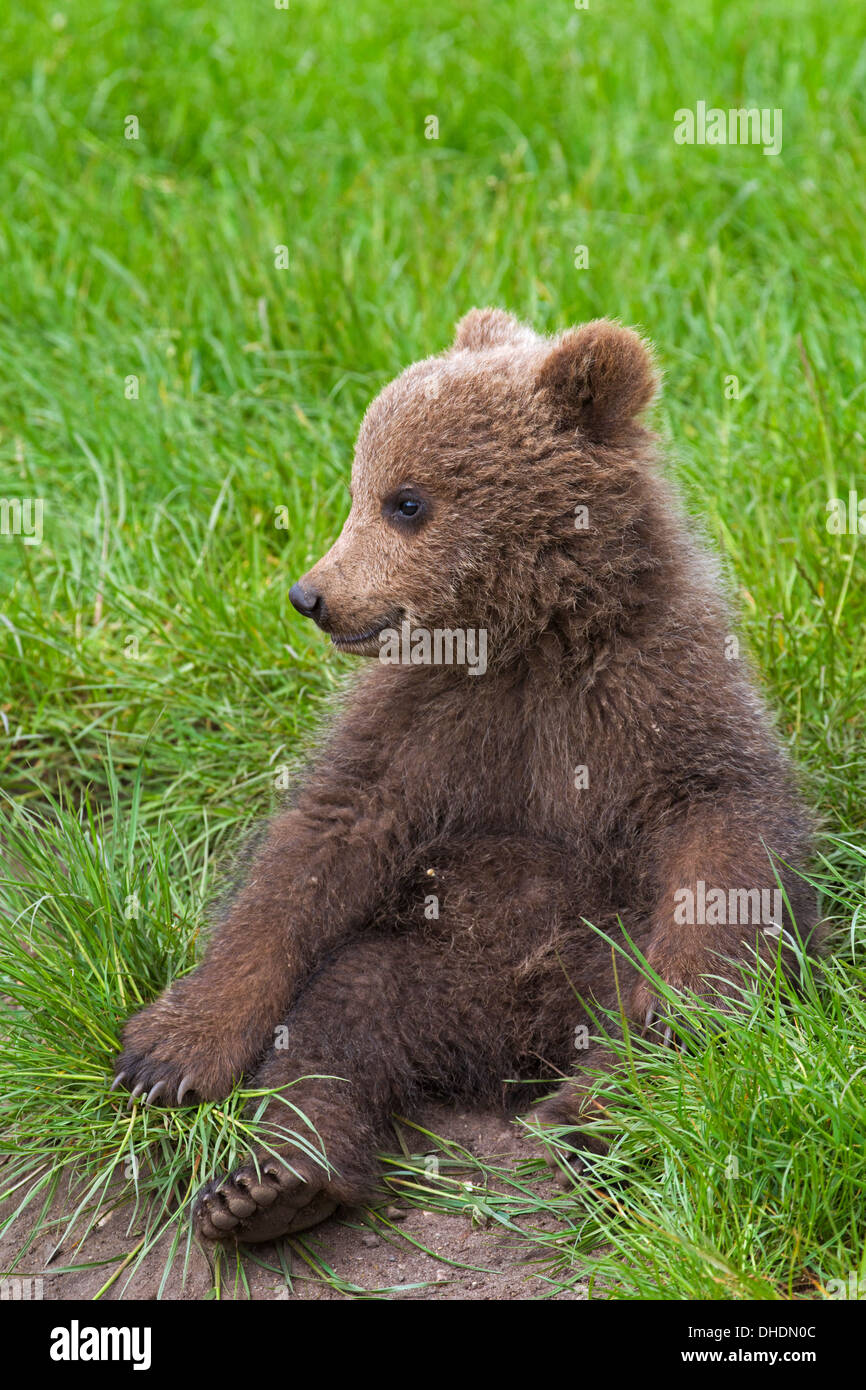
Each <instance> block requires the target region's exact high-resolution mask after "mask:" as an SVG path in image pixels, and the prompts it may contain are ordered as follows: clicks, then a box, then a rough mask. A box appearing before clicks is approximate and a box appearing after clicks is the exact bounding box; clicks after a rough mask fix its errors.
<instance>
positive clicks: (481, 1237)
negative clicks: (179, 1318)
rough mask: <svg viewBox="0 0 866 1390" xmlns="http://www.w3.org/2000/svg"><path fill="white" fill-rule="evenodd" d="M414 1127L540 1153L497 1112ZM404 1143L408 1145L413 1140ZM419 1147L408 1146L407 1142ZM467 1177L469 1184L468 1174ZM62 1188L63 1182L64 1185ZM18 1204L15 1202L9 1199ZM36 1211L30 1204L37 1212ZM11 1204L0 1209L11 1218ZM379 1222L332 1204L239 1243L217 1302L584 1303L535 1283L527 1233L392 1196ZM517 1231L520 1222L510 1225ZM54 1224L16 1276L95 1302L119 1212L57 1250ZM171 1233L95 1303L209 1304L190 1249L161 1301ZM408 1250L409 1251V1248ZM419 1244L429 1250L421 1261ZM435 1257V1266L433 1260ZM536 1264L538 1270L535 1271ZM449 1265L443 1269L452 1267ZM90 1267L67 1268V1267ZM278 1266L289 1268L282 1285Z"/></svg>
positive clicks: (21, 1225)
mask: <svg viewBox="0 0 866 1390" xmlns="http://www.w3.org/2000/svg"><path fill="white" fill-rule="evenodd" d="M421 1123H422V1124H423V1125H424V1127H425V1128H427V1129H429V1130H431V1131H432V1132H433V1133H436V1134H440V1135H442V1136H444V1137H446V1138H449V1139H452V1140H454V1141H456V1142H457V1143H458V1144H460V1145H461V1146H462V1147H463V1148H464V1149H466V1150H467V1151H468V1152H469V1153H471V1154H473V1155H475V1156H477V1157H484V1158H491V1159H494V1160H495V1162H496V1164H497V1166H498V1167H501V1168H504V1169H513V1168H514V1167H516V1165H517V1164H518V1163H519V1162H520V1161H522V1160H525V1159H526V1158H528V1157H530V1156H532V1155H533V1153H537V1150H536V1149H534V1148H533V1145H532V1141H531V1140H530V1139H529V1138H528V1137H527V1136H526V1134H525V1132H524V1131H522V1130H521V1129H520V1127H519V1126H517V1125H515V1124H513V1123H511V1122H509V1121H508V1120H507V1119H505V1118H504V1117H502V1116H501V1115H493V1114H488V1113H482V1112H476V1111H470V1112H455V1111H454V1110H453V1109H450V1108H449V1107H446V1106H439V1105H435V1106H434V1105H431V1106H429V1107H428V1109H427V1111H426V1113H425V1114H424V1115H423V1116H422V1117H421ZM410 1147H412V1143H411V1140H410ZM415 1147H416V1148H417V1144H416V1145H415ZM471 1176H472V1175H471V1173H467V1177H468V1178H471ZM532 1185H533V1188H534V1189H536V1190H539V1191H540V1192H553V1191H555V1190H557V1189H556V1184H555V1180H554V1178H553V1177H552V1176H551V1177H550V1178H546V1177H541V1178H537V1179H533V1184H532ZM61 1189H62V1184H61ZM19 1199H20V1195H19V1198H18V1199H15V1200H16V1201H17V1200H19ZM34 1205H35V1209H36V1210H38V1204H34ZM12 1209H14V1204H13V1203H10V1202H8V1201H7V1202H6V1203H4V1204H3V1207H0V1217H3V1216H8V1215H9V1214H10V1210H12ZM380 1211H382V1212H383V1213H384V1214H385V1216H386V1221H387V1223H388V1224H387V1225H384V1224H383V1223H382V1222H381V1221H379V1220H377V1219H376V1218H371V1217H370V1216H369V1214H368V1213H367V1212H366V1211H363V1210H347V1209H346V1208H341V1209H339V1210H338V1212H337V1213H336V1214H335V1215H334V1216H333V1217H331V1218H329V1220H327V1221H325V1222H323V1223H322V1224H321V1225H320V1226H317V1227H315V1229H313V1230H310V1231H307V1232H305V1233H304V1234H303V1236H300V1237H297V1238H296V1239H295V1240H294V1241H283V1242H279V1243H278V1244H267V1245H265V1244H263V1245H257V1246H255V1247H254V1248H253V1247H246V1249H245V1250H243V1251H242V1256H241V1261H242V1265H243V1270H244V1275H245V1279H246V1286H244V1284H243V1281H241V1280H238V1276H237V1268H236V1262H235V1260H234V1257H232V1258H231V1259H230V1260H228V1261H225V1262H221V1263H222V1274H221V1279H220V1290H219V1297H220V1298H222V1299H233V1298H241V1299H247V1298H251V1299H253V1300H280V1301H287V1302H292V1301H294V1300H301V1301H308V1300H312V1299H325V1300H328V1299H336V1300H341V1299H350V1298H364V1297H366V1298H378V1299H382V1300H419V1299H435V1300H444V1299H448V1300H455V1299H456V1300H463V1299H467V1300H474V1299H491V1300H512V1299H530V1300H532V1299H550V1298H554V1299H558V1300H562V1299H574V1300H583V1299H585V1298H586V1289H585V1286H582V1285H578V1286H575V1287H574V1288H570V1289H567V1290H560V1291H555V1290H556V1285H555V1284H554V1285H552V1284H551V1283H550V1282H549V1281H548V1279H547V1278H545V1277H544V1273H545V1271H544V1263H546V1262H547V1260H549V1255H548V1253H547V1252H546V1251H545V1250H543V1249H542V1247H540V1246H539V1245H538V1244H537V1242H535V1241H533V1240H532V1239H531V1237H530V1236H529V1235H528V1236H527V1237H526V1238H525V1239H521V1238H519V1237H517V1236H516V1235H514V1234H513V1233H511V1232H508V1231H504V1230H502V1228H501V1227H499V1226H497V1225H495V1224H493V1225H491V1226H487V1227H484V1226H479V1225H477V1224H473V1223H472V1220H471V1219H470V1217H469V1216H466V1215H462V1214H461V1215H454V1216H453V1215H446V1214H443V1213H441V1212H439V1211H427V1210H424V1209H422V1208H419V1207H417V1206H411V1207H408V1206H403V1205H401V1203H400V1202H399V1199H395V1198H393V1197H392V1198H391V1199H390V1202H389V1203H388V1205H386V1206H385V1207H384V1208H381V1209H380ZM52 1214H53V1215H56V1216H58V1217H60V1216H64V1215H65V1216H67V1217H68V1215H69V1199H68V1195H67V1194H66V1193H64V1192H63V1191H62V1190H60V1191H59V1192H58V1194H57V1196H56V1198H55V1202H54V1206H53V1209H52ZM33 1224H34V1216H33V1215H31V1209H29V1208H28V1210H27V1212H26V1213H24V1214H23V1215H22V1216H21V1217H20V1218H18V1219H17V1220H16V1221H15V1222H13V1224H12V1226H11V1228H10V1229H9V1230H8V1231H7V1232H6V1233H5V1235H4V1236H3V1237H2V1239H0V1270H8V1269H9V1268H10V1265H11V1264H12V1263H13V1261H14V1260H15V1257H16V1255H17V1254H18V1252H19V1251H20V1250H21V1248H22V1246H23V1245H24V1244H25V1242H26V1240H27V1237H28V1235H29V1234H30V1231H31V1230H32V1227H33ZM518 1224H519V1223H518ZM528 1224H531V1227H532V1230H534V1231H538V1230H553V1229H555V1224H556V1223H555V1219H554V1218H553V1217H546V1216H545V1215H543V1214H537V1213H536V1214H533V1217H532V1220H531V1223H528ZM56 1239H57V1234H56V1228H55V1232H54V1234H52V1233H51V1228H49V1229H48V1230H47V1231H43V1232H41V1233H40V1234H39V1235H38V1236H37V1237H36V1239H35V1240H34V1242H33V1244H32V1246H31V1247H30V1248H29V1249H28V1251H27V1253H26V1254H25V1256H24V1258H23V1259H22V1260H21V1261H20V1262H19V1263H18V1264H17V1266H16V1267H15V1270H14V1273H15V1276H16V1277H22V1278H31V1279H32V1278H41V1279H42V1296H43V1297H44V1298H45V1299H53V1300H64V1299H92V1298H94V1297H95V1295H96V1294H97V1293H98V1292H99V1291H100V1290H101V1289H103V1287H104V1285H105V1284H106V1282H107V1281H108V1280H109V1279H111V1277H112V1275H113V1274H114V1273H115V1271H116V1270H117V1268H118V1265H117V1255H118V1253H119V1252H126V1251H129V1250H131V1249H133V1247H134V1246H135V1245H136V1240H137V1237H136V1232H135V1227H134V1226H133V1227H132V1230H131V1231H130V1228H129V1211H128V1208H127V1209H124V1208H117V1209H116V1210H115V1211H113V1212H111V1213H110V1214H109V1215H107V1216H106V1217H104V1218H103V1219H102V1220H100V1222H99V1224H98V1225H97V1226H96V1227H95V1229H94V1230H93V1231H92V1232H90V1234H89V1235H88V1236H87V1237H86V1239H85V1240H84V1242H83V1244H82V1245H81V1246H80V1247H78V1248H76V1247H75V1241H74V1235H73V1237H72V1238H70V1239H69V1241H68V1244H67V1245H66V1246H64V1247H62V1248H60V1249H56V1248H55V1243H56ZM170 1242H171V1236H166V1237H164V1238H163V1239H162V1240H161V1241H160V1242H158V1243H157V1245H156V1246H155V1247H154V1248H153V1249H152V1250H151V1251H150V1252H149V1253H148V1254H147V1256H146V1257H145V1258H144V1260H143V1261H142V1263H141V1265H140V1266H139V1268H138V1269H137V1270H136V1272H135V1273H134V1274H133V1275H132V1276H131V1277H130V1276H129V1274H128V1273H127V1272H126V1271H124V1272H123V1273H121V1274H120V1276H119V1278H117V1279H116V1280H115V1281H114V1282H113V1283H112V1284H111V1286H110V1287H109V1288H108V1289H106V1290H105V1291H104V1292H103V1293H102V1295H101V1297H102V1299H103V1300H119V1299H127V1300H128V1299H154V1298H157V1297H160V1296H161V1297H163V1298H167V1299H174V1300H196V1299H202V1298H205V1297H208V1296H210V1297H213V1293H212V1289H213V1285H214V1277H213V1272H212V1266H213V1253H212V1251H211V1250H210V1249H207V1250H206V1249H204V1248H203V1247H201V1246H199V1245H197V1244H195V1243H193V1244H192V1245H191V1246H190V1255H189V1260H188V1263H187V1267H186V1270H184V1268H183V1265H184V1258H183V1251H181V1253H180V1255H179V1257H178V1258H176V1259H175V1261H174V1263H173V1265H172V1269H171V1272H170V1274H169V1277H168V1279H167V1280H166V1283H165V1285H164V1287H163V1288H162V1291H161V1293H160V1282H161V1280H162V1277H163V1271H164V1269H165V1265H166V1261H167V1254H168V1250H169V1247H170ZM415 1242H417V1244H416V1243H415ZM418 1245H423V1246H425V1247H426V1248H427V1249H428V1250H430V1251H432V1252H435V1253H433V1254H427V1253H425V1251H424V1250H421V1249H419V1248H418ZM437 1256H438V1258H437ZM539 1261H542V1263H539ZM449 1262H451V1263H449ZM72 1264H74V1265H84V1264H86V1265H87V1268H84V1269H75V1270H69V1271H68V1272H65V1267H67V1266H69V1265H72ZM281 1264H283V1265H285V1267H286V1268H287V1269H288V1270H289V1271H290V1283H289V1284H287V1282H286V1279H285V1277H284V1274H283V1273H282V1269H281ZM316 1265H322V1266H325V1267H326V1268H328V1269H329V1270H330V1271H332V1275H333V1276H336V1278H337V1279H338V1280H339V1281H340V1282H342V1284H343V1286H344V1288H346V1289H347V1291H346V1292H343V1291H341V1290H340V1289H337V1288H334V1287H333V1286H332V1285H331V1284H328V1283H325V1282H323V1280H322V1279H321V1278H320V1277H319V1276H318V1275H317V1273H316V1270H315V1266H316Z"/></svg>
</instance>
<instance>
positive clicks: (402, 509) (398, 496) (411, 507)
mask: <svg viewBox="0 0 866 1390" xmlns="http://www.w3.org/2000/svg"><path fill="white" fill-rule="evenodd" d="M428 510H429V509H428V505H427V499H426V498H425V497H424V495H423V493H421V492H420V491H419V490H418V489H417V488H415V487H401V488H398V489H397V491H396V492H392V493H391V496H390V497H386V498H385V501H384V503H383V504H382V513H383V515H384V516H385V517H386V518H387V519H388V520H389V521H392V522H394V523H396V524H397V525H398V526H420V524H421V522H422V521H424V520H425V519H426V516H427V512H428Z"/></svg>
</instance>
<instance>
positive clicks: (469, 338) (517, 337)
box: [452, 309, 531, 352]
mask: <svg viewBox="0 0 866 1390" xmlns="http://www.w3.org/2000/svg"><path fill="white" fill-rule="evenodd" d="M530 333H531V330H530V329H528V328H525V327H524V326H523V324H522V323H519V322H518V321H517V319H516V318H514V316H513V315H512V314H506V312H505V310H504V309H470V310H469V313H468V314H464V315H463V317H462V319H461V320H460V322H459V323H458V325H457V333H456V336H455V338H454V345H453V348H452V351H453V352H461V351H463V350H464V349H465V350H468V351H469V352H483V351H484V349H485V348H492V347H504V346H505V345H506V344H507V343H520V342H523V341H524V340H525V339H526V337H527V335H529V334H530Z"/></svg>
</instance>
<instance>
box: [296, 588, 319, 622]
mask: <svg viewBox="0 0 866 1390" xmlns="http://www.w3.org/2000/svg"><path fill="white" fill-rule="evenodd" d="M289 602H290V603H292V604H293V605H294V606H295V608H297V610H298V612H299V613H303V615H304V617H305V618H312V620H313V622H314V623H320V622H321V621H322V617H323V615H324V612H325V600H324V598H323V597H322V595H321V594H320V593H319V591H318V589H313V588H312V587H308V586H306V585H304V584H302V583H301V581H300V580H298V582H297V584H293V585H292V587H291V589H290V590H289Z"/></svg>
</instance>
